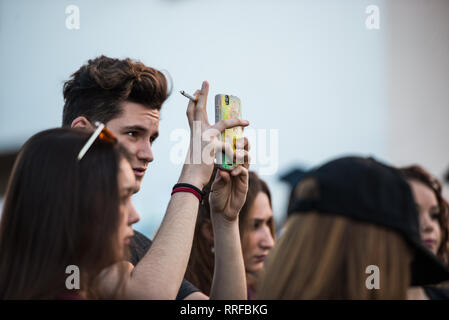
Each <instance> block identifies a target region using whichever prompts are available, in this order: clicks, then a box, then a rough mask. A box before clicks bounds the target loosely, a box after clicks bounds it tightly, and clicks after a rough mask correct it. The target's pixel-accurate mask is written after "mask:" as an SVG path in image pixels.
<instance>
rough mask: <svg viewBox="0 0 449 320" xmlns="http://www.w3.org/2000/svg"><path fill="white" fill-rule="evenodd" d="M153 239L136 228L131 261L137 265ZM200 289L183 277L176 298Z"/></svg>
mask: <svg viewBox="0 0 449 320" xmlns="http://www.w3.org/2000/svg"><path fill="white" fill-rule="evenodd" d="M151 243H152V242H151V240H150V239H148V238H147V237H145V236H144V235H143V234H141V233H140V232H138V231H136V230H134V236H133V237H132V238H131V242H130V244H129V249H130V254H131V257H130V259H129V261H130V262H131V263H132V264H133V265H134V266H135V265H136V264H137V263H138V262H139V261H140V259H142V258H143V256H144V255H145V253H147V251H148V249H150V247H151ZM197 291H200V290H199V289H198V288H196V287H195V286H194V285H193V284H191V283H190V282H188V281H187V280H186V279H183V281H182V283H181V288H180V289H179V292H178V295H177V296H176V300H183V299H184V298H185V297H187V296H188V295H190V294H192V293H194V292H197Z"/></svg>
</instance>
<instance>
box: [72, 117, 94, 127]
mask: <svg viewBox="0 0 449 320" xmlns="http://www.w3.org/2000/svg"><path fill="white" fill-rule="evenodd" d="M71 127H72V128H82V129H91V130H93V129H94V127H92V124H91V123H90V121H89V120H87V118H86V117H84V116H80V117H77V118H75V119H74V120H73V121H72V124H71Z"/></svg>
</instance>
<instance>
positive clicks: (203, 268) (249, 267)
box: [186, 169, 275, 299]
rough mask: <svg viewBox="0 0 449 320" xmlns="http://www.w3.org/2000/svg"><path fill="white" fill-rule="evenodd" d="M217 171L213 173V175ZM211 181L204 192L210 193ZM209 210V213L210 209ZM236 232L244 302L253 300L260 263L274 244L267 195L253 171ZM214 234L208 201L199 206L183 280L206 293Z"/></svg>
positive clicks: (212, 269)
mask: <svg viewBox="0 0 449 320" xmlns="http://www.w3.org/2000/svg"><path fill="white" fill-rule="evenodd" d="M216 171H217V169H215V170H214V174H212V177H214V176H215V174H216ZM212 183H213V180H211V181H209V184H208V185H207V186H206V188H205V189H204V190H205V191H206V192H208V193H210V192H214V191H213V190H211V188H212ZM212 211H213V210H212ZM239 230H240V239H241V243H242V253H243V260H244V264H245V271H246V282H247V288H248V299H253V298H254V294H255V291H256V290H257V279H258V275H259V273H260V271H261V270H262V269H263V265H264V261H265V259H266V257H267V255H268V253H269V252H270V250H271V248H272V247H273V245H274V238H275V229H274V218H273V210H272V207H271V193H270V190H269V189H268V186H267V184H266V182H265V181H263V180H262V179H260V178H259V177H258V175H257V174H256V173H255V172H252V171H250V172H249V185H248V193H247V196H246V201H245V204H244V205H243V207H242V209H241V210H240V213H239ZM214 261H215V253H214V235H213V228H212V222H211V207H210V203H209V200H208V198H205V200H204V203H203V204H202V205H201V206H200V207H199V210H198V218H197V222H196V227H195V235H194V239H193V245H192V252H191V255H190V260H189V264H188V267H187V271H186V279H187V280H189V281H190V282H191V283H192V284H193V285H195V286H196V287H197V288H199V289H200V290H201V291H202V292H204V293H206V294H209V292H210V289H211V285H212V281H213V279H212V278H213V274H214V264H215V263H214Z"/></svg>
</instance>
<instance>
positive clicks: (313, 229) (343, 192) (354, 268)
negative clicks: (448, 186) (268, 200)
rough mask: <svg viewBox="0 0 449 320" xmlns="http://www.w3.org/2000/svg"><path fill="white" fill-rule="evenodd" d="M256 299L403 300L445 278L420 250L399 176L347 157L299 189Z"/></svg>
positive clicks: (315, 173) (391, 170)
mask: <svg viewBox="0 0 449 320" xmlns="http://www.w3.org/2000/svg"><path fill="white" fill-rule="evenodd" d="M295 196H296V201H295V203H294V205H293V206H292V208H291V212H292V214H291V216H290V217H289V219H288V220H287V225H286V230H285V232H284V233H283V235H282V237H281V239H280V240H279V242H278V243H277V244H276V247H275V248H274V249H273V250H272V252H271V254H270V256H269V258H268V260H267V263H266V265H265V270H264V274H263V276H262V279H261V282H260V286H259V290H258V294H257V298H258V299H405V298H406V293H407V288H408V287H409V286H410V283H414V284H429V283H437V282H440V281H442V280H444V279H449V271H448V270H447V269H446V268H445V267H444V266H443V265H442V264H441V263H440V262H439V261H438V260H437V259H436V258H435V257H434V256H433V255H432V254H431V253H429V252H428V251H427V250H426V249H425V248H424V247H423V246H422V244H421V240H420V237H419V232H418V230H419V229H418V226H419V223H418V217H417V212H416V208H415V205H414V201H413V195H412V192H411V190H410V187H409V186H408V184H407V182H406V181H405V180H404V179H403V178H402V177H401V175H400V174H399V172H398V171H397V170H396V169H394V168H391V167H388V166H386V165H384V164H382V163H379V162H377V161H375V160H374V159H371V158H370V159H365V158H359V157H346V158H340V159H337V160H334V161H330V162H328V163H326V164H324V165H323V166H321V167H319V168H317V169H315V170H312V171H311V172H309V173H308V174H307V175H306V177H305V178H304V179H303V180H302V181H301V182H300V183H299V185H298V186H297V188H296V192H295Z"/></svg>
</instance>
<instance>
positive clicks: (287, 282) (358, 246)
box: [256, 212, 412, 299]
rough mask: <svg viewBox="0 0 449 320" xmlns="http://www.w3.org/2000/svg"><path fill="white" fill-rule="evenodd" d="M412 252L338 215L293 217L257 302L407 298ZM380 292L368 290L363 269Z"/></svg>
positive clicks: (382, 231) (383, 232)
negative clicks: (374, 273) (375, 276)
mask: <svg viewBox="0 0 449 320" xmlns="http://www.w3.org/2000/svg"><path fill="white" fill-rule="evenodd" d="M411 259H412V253H411V250H410V249H409V246H408V245H407V243H406V241H405V240H404V239H403V238H402V237H401V236H400V235H399V234H398V233H397V232H394V231H391V230H388V229H387V228H384V227H381V226H377V225H374V224H369V223H364V222H358V221H355V220H351V219H349V218H346V217H343V216H337V215H326V214H323V213H317V212H309V213H304V214H293V215H292V216H291V217H290V218H289V219H288V220H287V224H286V230H285V231H284V233H283V235H282V237H281V238H280V240H279V241H278V243H277V244H276V246H275V247H274V248H273V250H272V251H271V252H270V255H269V257H268V259H267V261H266V263H265V269H264V272H263V274H262V278H261V280H260V281H259V289H258V293H257V295H256V297H257V299H405V297H406V290H407V288H408V287H409V285H410V277H411V275H410V263H411ZM370 265H375V266H377V267H378V268H379V277H380V289H371V290H370V289H368V288H367V285H366V282H367V278H368V277H369V276H370V273H369V272H368V273H366V270H367V267H368V266H370Z"/></svg>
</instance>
